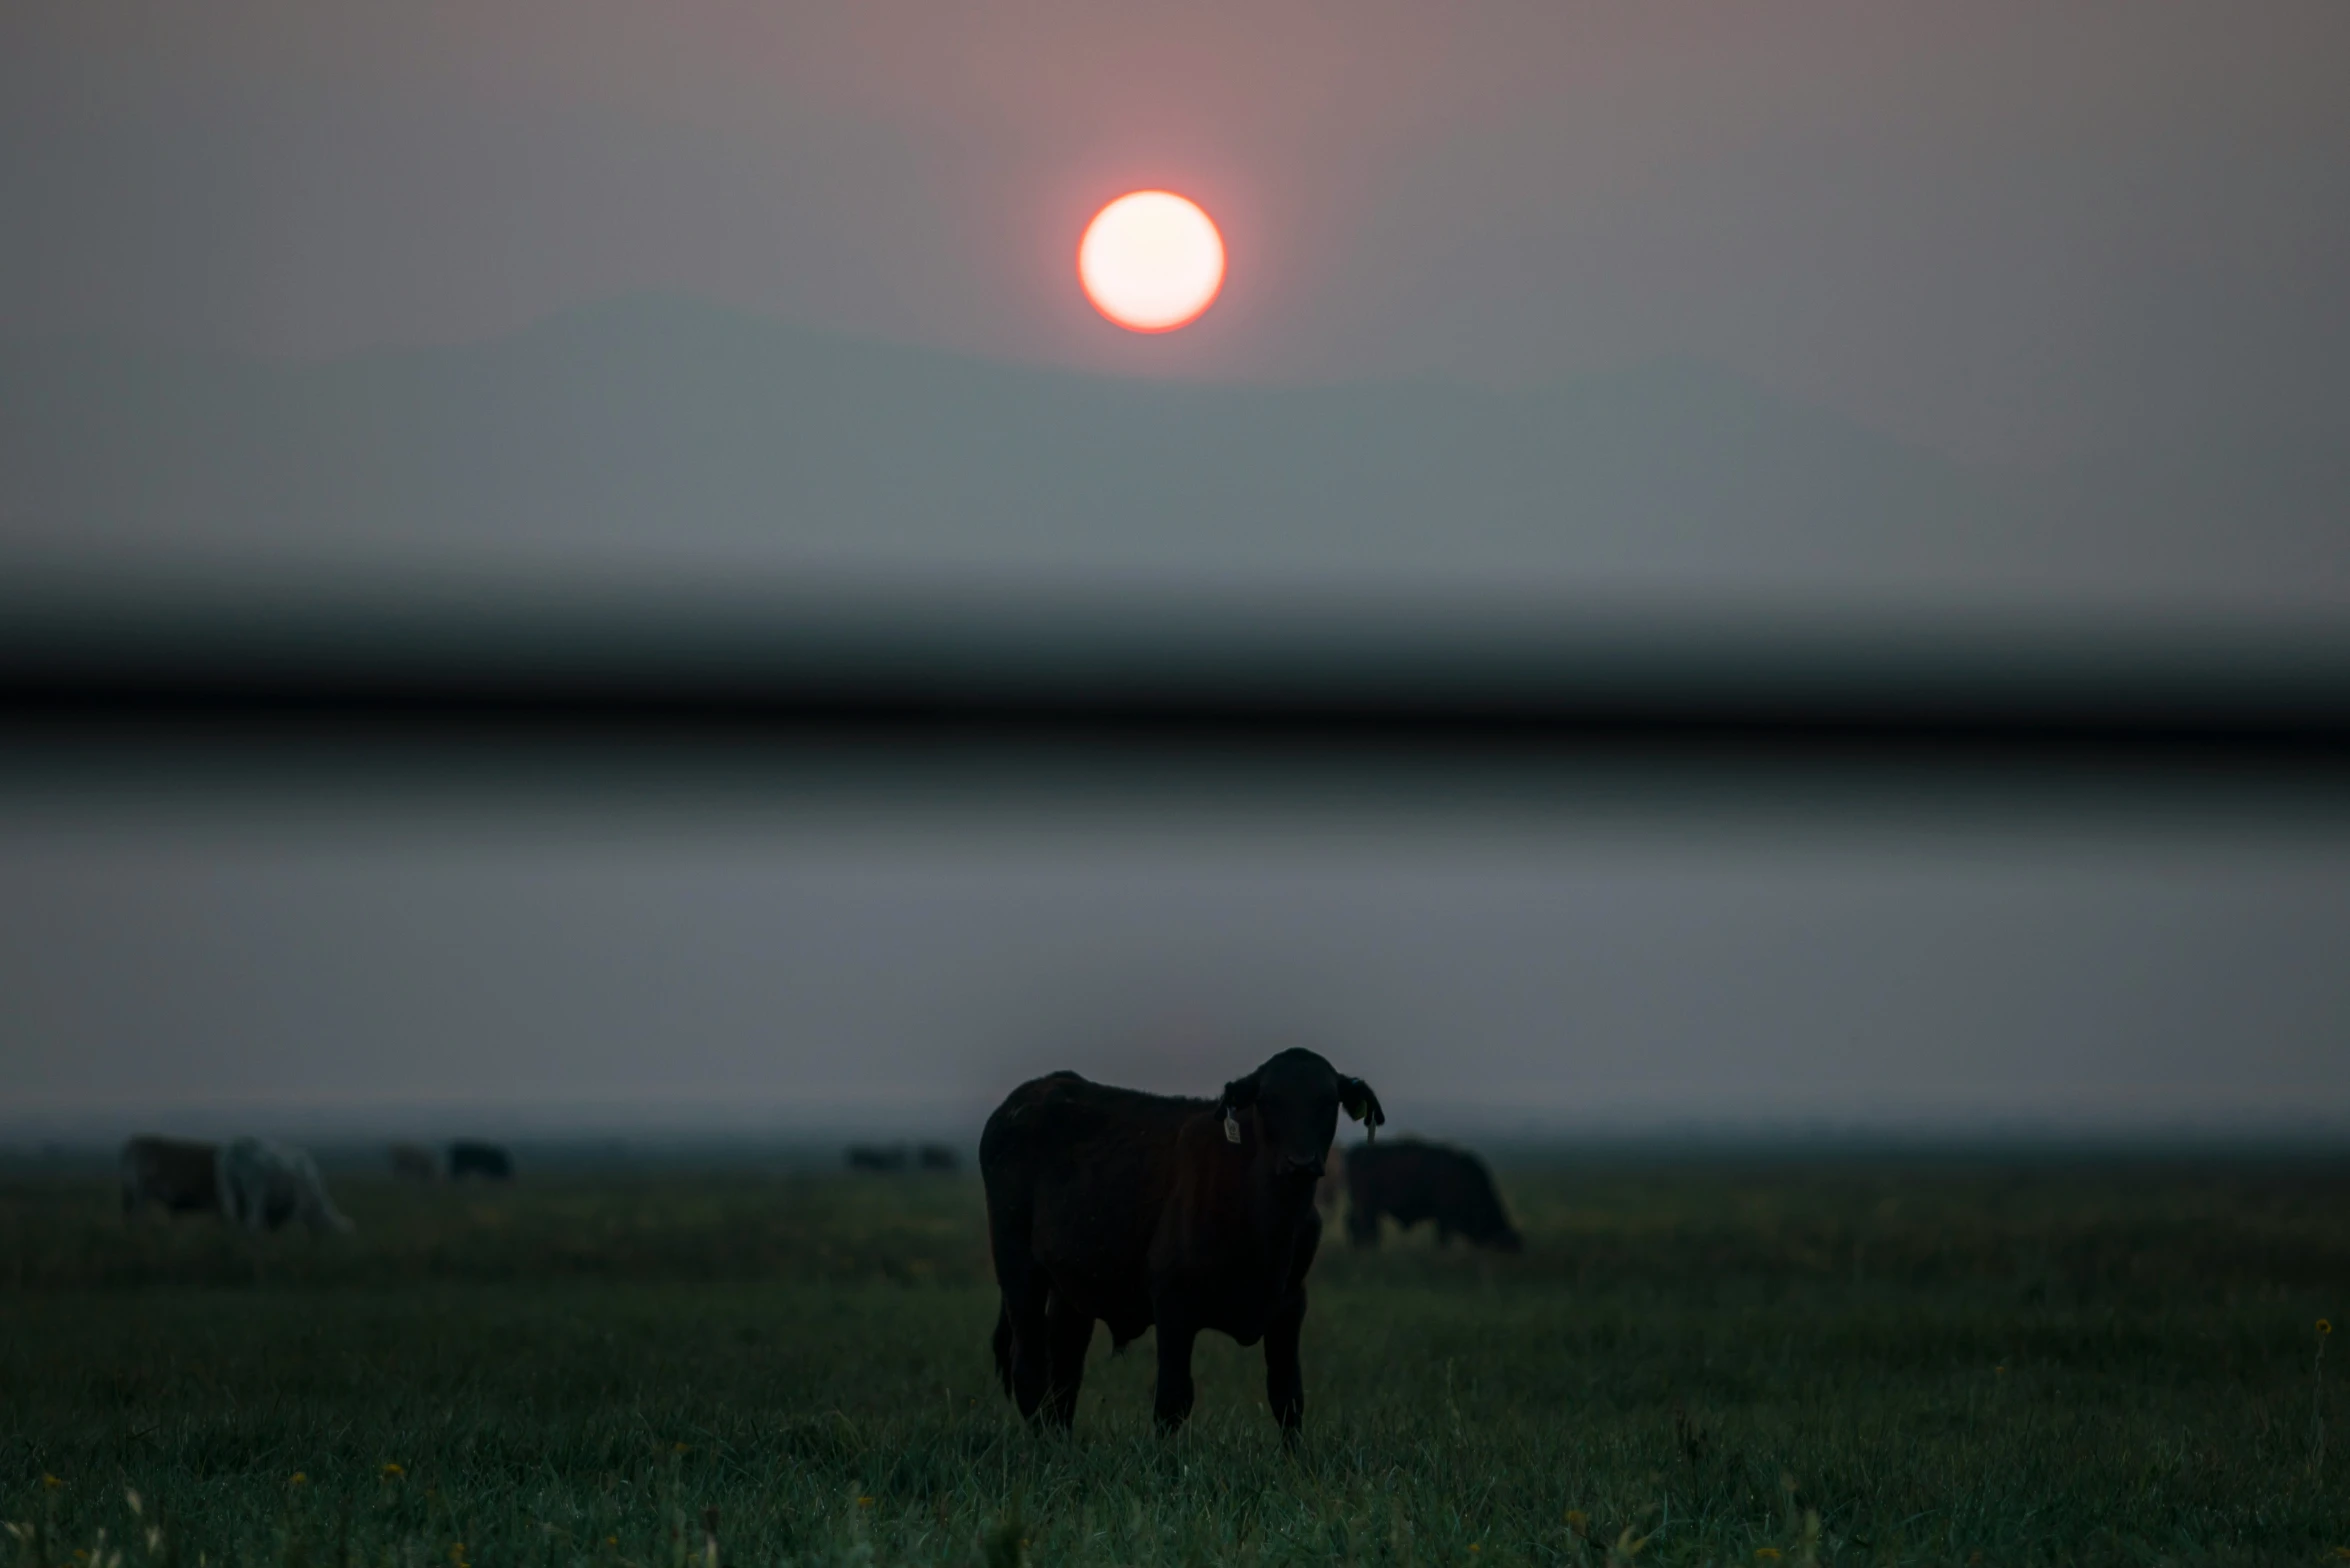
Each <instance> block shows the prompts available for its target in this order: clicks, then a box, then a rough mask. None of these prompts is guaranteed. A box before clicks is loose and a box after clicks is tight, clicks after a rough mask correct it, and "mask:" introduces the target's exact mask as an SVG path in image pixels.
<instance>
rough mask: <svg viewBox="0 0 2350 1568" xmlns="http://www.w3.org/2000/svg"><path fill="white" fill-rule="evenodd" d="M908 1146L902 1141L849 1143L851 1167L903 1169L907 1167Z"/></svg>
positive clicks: (885, 1169) (862, 1169) (878, 1169)
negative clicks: (893, 1142) (887, 1143)
mask: <svg viewBox="0 0 2350 1568" xmlns="http://www.w3.org/2000/svg"><path fill="white" fill-rule="evenodd" d="M906 1159H907V1155H906V1146H905V1145H904V1144H902V1143H896V1144H889V1145H882V1144H877V1143H852V1144H850V1145H849V1153H848V1160H849V1169H850V1170H853V1171H902V1170H904V1169H905V1168H906Z"/></svg>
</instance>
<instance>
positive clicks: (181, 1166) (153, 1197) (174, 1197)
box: [122, 1137, 220, 1220]
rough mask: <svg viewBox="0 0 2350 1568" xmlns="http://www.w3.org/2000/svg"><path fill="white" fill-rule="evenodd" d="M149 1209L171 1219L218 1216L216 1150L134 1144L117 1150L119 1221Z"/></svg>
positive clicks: (166, 1141)
mask: <svg viewBox="0 0 2350 1568" xmlns="http://www.w3.org/2000/svg"><path fill="white" fill-rule="evenodd" d="M149 1206H153V1207H155V1208H159V1209H161V1210H162V1211H163V1212H164V1213H165V1214H166V1215H172V1214H216V1213H218V1212H219V1211H220V1145H218V1144H215V1143H196V1142H193V1141H191V1140H189V1139H186V1138H153V1137H148V1138H133V1139H131V1140H130V1142H128V1143H126V1144H124V1145H123V1146H122V1217H123V1218H124V1219H126V1220H127V1219H130V1218H131V1217H132V1216H134V1215H136V1214H138V1213H140V1212H142V1211H143V1210H145V1209H147V1208H148V1207H149Z"/></svg>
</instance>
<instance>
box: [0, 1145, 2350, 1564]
mask: <svg viewBox="0 0 2350 1568" xmlns="http://www.w3.org/2000/svg"><path fill="white" fill-rule="evenodd" d="M1502 1176H1503V1184H1504V1187H1505V1189H1506V1191H1507V1193H1508V1195H1509V1199H1510V1201H1511V1204H1512V1207H1513V1209H1514V1210H1515V1211H1516V1213H1517V1214H1518V1216H1519V1218H1520V1219H1521V1220H1522V1222H1523V1224H1524V1228H1525V1230H1526V1233H1527V1238H1528V1251H1527V1253H1526V1254H1525V1255H1524V1256H1523V1257H1520V1258H1515V1259H1508V1258H1494V1257H1486V1256H1482V1255H1475V1254H1469V1253H1465V1252H1462V1251H1460V1250H1458V1249H1455V1250H1452V1251H1450V1252H1438V1251H1436V1250H1435V1249H1434V1248H1432V1247H1431V1246H1429V1245H1428V1244H1427V1243H1426V1241H1425V1239H1424V1238H1410V1239H1406V1240H1404V1241H1402V1242H1401V1243H1397V1242H1394V1241H1392V1240H1391V1243H1390V1245H1389V1246H1388V1247H1387V1248H1386V1249H1383V1250H1382V1251H1381V1252H1380V1253H1379V1254H1377V1255H1373V1256H1354V1255H1349V1254H1348V1253H1347V1252H1346V1251H1345V1249H1344V1248H1343V1246H1335V1247H1330V1248H1327V1249H1326V1250H1325V1252H1324V1255H1323V1259H1322V1261H1321V1262H1320V1263H1319V1264H1318V1265H1317V1267H1316V1272H1315V1286H1314V1288H1315V1297H1314V1305H1313V1309H1312V1311H1311V1313H1310V1314H1309V1317H1308V1322H1307V1328H1306V1347H1305V1356H1306V1381H1307V1414H1306V1422H1307V1432H1308V1441H1307V1442H1306V1444H1305V1445H1304V1447H1303V1450H1302V1451H1301V1452H1300V1453H1298V1454H1296V1455H1294V1456H1290V1455H1285V1454H1284V1453H1283V1451H1282V1449H1281V1447H1280V1444H1279V1442H1278V1440H1277V1438H1276V1436H1275V1433H1274V1430H1273V1426H1272V1423H1271V1420H1270V1418H1269V1417H1268V1415H1267V1413H1266V1410H1265V1407H1264V1398H1263V1391H1262V1363H1261V1360H1260V1359H1259V1357H1258V1355H1257V1354H1256V1353H1255V1352H1254V1351H1242V1350H1240V1349H1238V1348H1237V1347H1235V1346H1232V1345H1231V1344H1230V1343H1229V1342H1227V1341H1223V1340H1220V1339H1215V1338H1213V1337H1212V1336H1211V1337H1210V1338H1208V1339H1205V1340H1203V1341H1202V1347H1201V1354H1200V1404H1199V1414H1198V1416H1197V1417H1196V1418H1195V1420H1194V1423H1193V1425H1192V1427H1191V1428H1190V1429H1188V1430H1187V1431H1186V1433H1185V1434H1184V1435H1183V1436H1182V1437H1181V1438H1180V1439H1178V1440H1176V1441H1173V1442H1165V1441H1161V1440H1160V1439H1158V1438H1157V1437H1155V1436H1154V1435H1153V1434H1152V1433H1151V1431H1150V1428H1149V1403H1150V1392H1149V1390H1150V1381H1151V1365H1150V1357H1149V1347H1148V1344H1147V1342H1146V1343H1145V1344H1143V1345H1141V1346H1137V1347H1135V1350H1134V1351H1133V1352H1130V1353H1129V1354H1128V1355H1126V1356H1123V1357H1118V1358H1112V1357H1111V1356H1110V1355H1109V1353H1108V1345H1107V1341H1106V1338H1105V1337H1100V1336H1097V1339H1096V1342H1095V1348H1094V1356H1093V1362H1092V1368H1091V1372H1090V1375H1089V1380H1088V1383H1087V1386H1086V1393H1085V1397H1084V1400H1083V1403H1082V1405H1081V1407H1080V1412H1079V1418H1078V1432H1077V1435H1076V1438H1075V1439H1074V1441H1061V1440H1055V1439H1040V1438H1037V1437H1034V1436H1032V1435H1030V1434H1029V1433H1027V1432H1025V1431H1024V1430H1022V1429H1021V1428H1020V1427H1019V1426H1018V1425H1017V1423H1016V1422H1015V1421H1014V1420H1013V1419H1012V1417H1011V1414H1010V1411H1009V1407H1008V1405H1007V1404H1006V1402H1005V1401H1004V1399H1003V1398H1002V1396H1001V1394H1000V1393H999V1392H998V1391H997V1390H996V1389H995V1388H994V1386H993V1384H992V1382H991V1381H990V1376H991V1369H990V1366H989V1362H988V1357H987V1350H986V1339H987V1331H988V1329H989V1327H990V1325H991V1323H992V1321H993V1317H994V1302H993V1293H992V1289H991V1287H990V1285H989V1282H988V1269H987V1254H986V1244H985V1240H984V1236H983V1233H982V1231H981V1227H980V1208H979V1191H978V1184H977V1182H976V1181H975V1180H973V1179H971V1178H969V1177H931V1176H903V1177H879V1178H876V1177H867V1178H863V1179H857V1178H850V1177H845V1176H841V1177H836V1176H830V1175H806V1174H801V1175H787V1174H762V1173H759V1172H757V1171H752V1170H737V1171H729V1172H702V1173H690V1172H682V1171H672V1172H636V1173H631V1172H627V1171H613V1172H606V1173H601V1174H598V1173H593V1172H581V1173H577V1174H542V1175H536V1176H527V1179H526V1180H525V1181H524V1182H523V1183H522V1184H520V1185H518V1186H517V1187H515V1188H513V1189H511V1190H509V1191H504V1192H487V1191H483V1190H480V1189H471V1190H460V1189H451V1188H446V1187H444V1188H441V1189H438V1190H432V1191H421V1190H413V1189H405V1188H400V1187H396V1186H394V1185H393V1184H391V1183H390V1182H389V1181H388V1180H381V1179H374V1178H371V1177H368V1176H364V1175H359V1174H341V1175H337V1176H335V1178H334V1185H335V1188H336V1193H337V1197H338V1201H339V1202H341V1204H342V1205H343V1207H344V1208H346V1209H347V1210H348V1211H349V1212H350V1213H351V1214H352V1216H353V1217H354V1218H355V1219H356V1220H357V1221H358V1222H359V1226H360V1230H359V1233H358V1234H357V1235H356V1236H355V1237H351V1238H331V1239H328V1240H326V1241H323V1242H313V1241H311V1240H310V1239H309V1238H306V1237H300V1236H288V1237H279V1238H273V1239H270V1240H268V1241H266V1242H263V1243H259V1244H251V1243H247V1242H245V1241H243V1240H241V1239H240V1238H236V1237H232V1236H228V1235H225V1234H224V1233H223V1232H222V1231H221V1230H220V1229H219V1228H218V1227H217V1226H215V1225H212V1224H210V1223H205V1222H198V1221H182V1222H181V1223H179V1224H178V1225H176V1226H171V1227H164V1226H161V1225H154V1226H144V1227H138V1228H134V1229H131V1230H127V1231H126V1230H125V1228H124V1227H123V1225H122V1223H121V1221H120V1219H119V1218H118V1216H117V1215H116V1213H115V1211H114V1195H113V1192H112V1190H111V1188H110V1187H109V1186H108V1185H107V1184H106V1183H104V1182H102V1181H98V1180H93V1179H87V1178H66V1177H54V1176H44V1175H42V1174H40V1173H39V1172H37V1171H27V1170H19V1171H17V1172H15V1173H13V1174H10V1175H8V1176H6V1177H5V1178H0V1247H4V1248H5V1251H4V1252H0V1519H5V1520H7V1521H9V1522H10V1523H11V1524H12V1525H14V1526H15V1527H16V1528H15V1530H13V1531H12V1532H11V1536H10V1537H9V1538H0V1562H5V1561H6V1560H8V1559H9V1558H10V1557H11V1556H12V1555H13V1558H14V1560H15V1561H17V1562H18V1563H20V1564H23V1565H28V1568H29V1565H36V1564H37V1565H40V1568H56V1565H66V1568H117V1565H116V1564H115V1563H114V1561H113V1554H114V1553H116V1552H120V1553H121V1555H122V1562H121V1568H147V1565H148V1564H150V1563H153V1564H157V1565H161V1564H165V1563H169V1564H175V1565H184V1568H210V1565H212V1564H243V1563H252V1564H260V1563H283V1564H308V1565H317V1568H326V1565H329V1564H333V1565H336V1568H342V1565H346V1564H352V1565H364V1568H377V1565H383V1568H440V1565H469V1568H508V1565H513V1568H539V1565H544V1568H570V1565H575V1564H576V1565H592V1568H682V1565H685V1564H694V1565H704V1564H706V1563H707V1561H708V1554H709V1553H710V1552H711V1551H712V1550H715V1552H716V1553H717V1556H718V1559H719V1561H721V1562H723V1563H730V1564H741V1565H743V1568H751V1565H754V1564H780V1563H785V1562H827V1563H829V1562H845V1563H869V1562H870V1563H899V1562H909V1563H929V1562H944V1563H957V1564H963V1563H974V1562H996V1563H1001V1562H1009V1561H1013V1560H1016V1559H1021V1558H1025V1559H1026V1560H1028V1561H1031V1562H1036V1563H1059V1562H1098V1563H1118V1564H1141V1563H1184V1564H1190V1563H1206V1562H1222V1561H1252V1562H1261V1563H1283V1562H1293V1561H1298V1562H1302V1561H1313V1562H1320V1561H1361V1562H1372V1563H1415V1564H1417V1563H1426V1564H1438V1563H1442V1564H1478V1565H1489V1564H1498V1563H1511V1562H1527V1563H1573V1564H1599V1563H1603V1562H1606V1561H1609V1560H1611V1558H1613V1559H1619V1560H1620V1559H1623V1558H1626V1557H1636V1558H1637V1560H1638V1561H1640V1562H1643V1563H1650V1562H1656V1563H1709V1562H1710V1563H1748V1564H1751V1563H1758V1562H1761V1563H1769V1562H1773V1561H1777V1562H1780V1563H1795V1562H1800V1561H1804V1560H1806V1559H1807V1558H1809V1559H1816V1560H1818V1561H1821V1562H1830V1561H1833V1562H1846V1563H1857V1562H1870V1563H1874V1562H1905V1563H1906V1562H1920V1563H1945V1562H1946V1563H1971V1562H1977V1561H1980V1562H1983V1563H1991V1564H2005V1563H2033V1562H2048V1563H2054V1562H2132V1563H2136V1562H2147V1563H2151V1562H2161V1561H2176V1562H2321V1561H2331V1560H2337V1559H2336V1558H2335V1555H2334V1551H2335V1548H2337V1547H2350V1452H2346V1451H2350V1430H2345V1427H2344V1422H2345V1418H2350V1403H2345V1401H2344V1400H2343V1399H2342V1398H2341V1397H2340V1388H2341V1383H2342V1381H2343V1378H2344V1376H2345V1375H2350V1367H2344V1366H2341V1365H2340V1364H2339V1363H2336V1364H2334V1365H2323V1364H2321V1363H2320V1362H2319V1360H2318V1352H2319V1348H2320V1343H2321V1341H2320V1336H2319V1335H2318V1334H2317V1333H2316V1324H2317V1320H2318V1319H2319V1318H2320V1317H2333V1318H2337V1319H2338V1318H2340V1317H2342V1316H2343V1315H2344V1314H2346V1313H2350V1164H2344V1163H2340V1162H2298V1163H2287V1162H2266V1163H2255V1162H2248V1161H2232V1162H2231V1161H2208V1162H2191V1163H2190V1162H2157V1161H2139V1162H2123V1161H2112V1160H2108V1161H2080V1162H2069V1163H2068V1162H2061V1161H2043V1162H2037V1163H2004V1164H2003V1163H1992V1162H1987V1161H1976V1160H1958V1159H1950V1160H1926V1159H1914V1160H1906V1161H1863V1160H1858V1159H1851V1160H1823V1161H1814V1162H1809V1163H1805V1162H1794V1161H1764V1160H1754V1161H1733V1160H1728V1159H1685V1160H1678V1161H1669V1162H1665V1161H1655V1162H1643V1161H1636V1160H1630V1159H1624V1160H1609V1161H1592V1162H1583V1163H1571V1162H1548V1163H1521V1164H1517V1165H1511V1166H1505V1167H1504V1169H1503V1172H1502ZM2344 1348H2345V1350H2350V1340H2345V1341H2344ZM126 1488H128V1489H135V1491H136V1492H137V1493H138V1496H139V1511H138V1512H137V1513H136V1514H135V1515H134V1512H133V1510H132V1508H131V1505H130V1502H129V1500H128V1498H127V1496H126ZM713 1525H714V1529H713ZM150 1531H153V1532H155V1533H154V1534H152V1535H150V1533H149V1532H150ZM101 1532H103V1541H101ZM1774 1553H1775V1554H1777V1555H1776V1557H1774V1556H1773V1555H1772V1554H1774ZM77 1554H80V1555H77ZM2345 1555H2350V1554H2345Z"/></svg>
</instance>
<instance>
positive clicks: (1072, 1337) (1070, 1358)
mask: <svg viewBox="0 0 2350 1568" xmlns="http://www.w3.org/2000/svg"><path fill="white" fill-rule="evenodd" d="M1045 1340H1046V1344H1047V1345H1048V1347H1049V1348H1050V1352H1051V1361H1052V1376H1051V1379H1050V1381H1049V1383H1048V1386H1047V1389H1046V1392H1045V1403H1044V1419H1045V1420H1046V1421H1048V1422H1049V1423H1051V1424H1052V1425H1054V1426H1057V1427H1059V1428H1060V1429H1061V1430H1062V1431H1064V1432H1065V1431H1067V1430H1068V1429H1069V1428H1070V1427H1071V1426H1072V1425H1074V1424H1075V1423H1076V1420H1077V1391H1078V1389H1080V1388H1082V1387H1083V1386H1084V1384H1085V1352H1086V1351H1087V1350H1088V1349H1090V1348H1091V1347H1092V1345H1093V1317H1092V1314H1090V1313H1085V1312H1080V1311H1078V1310H1077V1309H1076V1308H1075V1307H1072V1306H1070V1305H1069V1302H1068V1300H1067V1298H1066V1297H1063V1296H1061V1295H1059V1294H1055V1295H1054V1296H1053V1298H1052V1299H1051V1300H1050V1301H1049V1302H1048V1303H1046V1307H1045Z"/></svg>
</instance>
